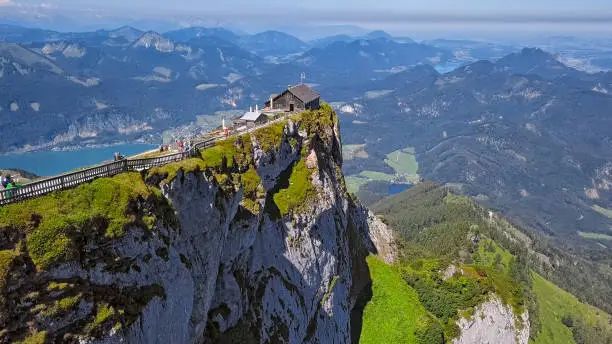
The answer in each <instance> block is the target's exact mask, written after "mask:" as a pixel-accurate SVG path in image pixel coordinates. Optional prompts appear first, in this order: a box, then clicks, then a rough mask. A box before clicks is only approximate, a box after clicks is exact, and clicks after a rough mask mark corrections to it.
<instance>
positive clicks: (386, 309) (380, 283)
mask: <svg viewBox="0 0 612 344" xmlns="http://www.w3.org/2000/svg"><path fill="white" fill-rule="evenodd" d="M367 262H368V267H369V268H370V275H371V277H372V281H373V285H372V292H373V296H372V300H371V301H370V302H369V303H368V305H367V306H366V308H365V311H364V313H363V327H362V329H361V338H360V341H359V343H360V344H373V343H377V344H378V343H380V344H383V343H415V342H416V338H415V335H414V331H415V330H416V325H417V322H418V319H419V318H420V317H421V316H423V315H425V314H426V313H427V311H426V310H425V308H424V307H423V306H422V305H421V303H420V301H419V296H418V294H417V292H416V291H415V290H414V289H412V288H411V287H410V286H409V285H408V284H406V282H404V281H403V280H402V278H401V276H400V274H399V272H398V271H397V270H396V269H395V268H394V267H393V266H391V265H387V264H385V263H384V262H383V261H381V260H380V259H379V258H377V257H374V256H370V257H368V259H367Z"/></svg>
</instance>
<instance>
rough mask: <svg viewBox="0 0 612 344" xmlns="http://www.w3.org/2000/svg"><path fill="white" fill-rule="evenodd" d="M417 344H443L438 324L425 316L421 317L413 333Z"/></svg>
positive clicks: (442, 332)
mask: <svg viewBox="0 0 612 344" xmlns="http://www.w3.org/2000/svg"><path fill="white" fill-rule="evenodd" d="M415 336H416V340H417V343H418V344H444V331H443V330H442V326H441V325H440V322H439V321H438V320H437V319H436V318H434V317H432V316H431V315H429V314H427V315H424V316H422V317H421V318H420V319H419V321H418V323H417V329H416V331H415Z"/></svg>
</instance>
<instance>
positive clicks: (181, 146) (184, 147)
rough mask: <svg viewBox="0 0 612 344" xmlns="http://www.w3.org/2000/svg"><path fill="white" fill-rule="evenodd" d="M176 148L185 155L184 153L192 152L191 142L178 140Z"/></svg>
mask: <svg viewBox="0 0 612 344" xmlns="http://www.w3.org/2000/svg"><path fill="white" fill-rule="evenodd" d="M176 146H177V147H178V151H179V152H181V153H183V152H189V151H190V150H191V147H192V146H191V140H187V141H185V142H183V141H182V140H177V141H176Z"/></svg>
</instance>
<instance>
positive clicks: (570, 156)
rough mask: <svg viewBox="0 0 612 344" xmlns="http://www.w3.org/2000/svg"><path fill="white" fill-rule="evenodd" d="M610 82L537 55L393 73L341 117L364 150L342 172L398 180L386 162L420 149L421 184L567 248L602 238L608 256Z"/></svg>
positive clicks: (347, 134) (347, 136)
mask: <svg viewBox="0 0 612 344" xmlns="http://www.w3.org/2000/svg"><path fill="white" fill-rule="evenodd" d="M611 77H612V73H599V74H587V73H583V72H579V71H577V70H575V69H572V68H569V67H567V66H565V65H563V64H561V63H559V62H558V61H557V60H556V59H555V57H554V56H553V55H551V54H548V53H545V52H543V51H541V50H539V49H524V50H522V51H521V52H520V53H514V54H511V55H508V56H507V57H505V58H502V59H500V60H499V61H498V62H496V63H492V62H489V61H479V62H476V63H473V64H470V65H467V66H465V67H462V68H459V69H457V70H455V71H453V72H451V73H447V74H443V75H441V74H438V73H437V72H436V71H435V70H434V69H433V68H431V67H427V66H423V67H418V68H416V69H412V70H409V71H406V72H403V73H398V74H395V75H393V76H390V77H389V78H387V79H385V80H382V81H377V82H374V83H372V84H371V85H370V87H372V88H371V89H370V90H390V91H389V92H379V93H378V94H379V96H376V97H372V96H370V97H363V98H361V99H359V100H356V101H353V102H349V103H348V104H346V105H345V106H344V107H341V109H343V111H344V115H343V116H342V119H343V124H344V126H343V130H344V136H343V139H344V142H345V143H346V144H365V148H364V149H365V151H366V152H367V158H361V159H354V160H351V161H348V162H347V163H346V165H345V169H346V173H347V175H350V174H357V173H360V172H362V171H364V170H373V171H380V172H384V173H392V172H393V170H392V169H391V168H390V167H389V166H387V165H386V164H384V163H382V162H383V161H384V160H385V159H386V158H387V156H386V155H387V154H388V153H389V152H392V151H395V150H398V149H402V148H405V147H414V148H415V149H416V157H417V160H418V162H419V166H420V171H419V173H420V174H421V175H422V176H424V177H426V178H431V179H434V180H437V181H441V182H445V183H450V185H451V186H453V187H454V188H457V189H458V190H461V191H462V192H464V193H467V194H469V195H472V196H475V197H477V198H479V199H481V200H482V201H484V202H486V203H487V204H489V205H491V206H493V207H494V208H496V209H499V210H502V211H503V212H504V213H505V214H507V215H510V216H511V217H512V218H513V219H514V220H515V221H517V222H520V224H521V225H523V226H525V227H528V228H532V229H536V230H538V231H541V232H542V233H546V234H547V235H550V236H552V237H553V238H556V239H558V240H559V241H561V242H564V243H567V241H566V240H567V238H568V237H574V238H576V239H578V238H580V236H582V237H591V238H595V237H597V236H595V237H594V236H593V234H592V233H598V234H600V235H601V236H599V238H600V239H601V240H600V241H599V242H598V241H597V240H594V241H586V243H589V244H588V246H589V247H590V248H591V249H593V250H594V251H597V250H606V247H608V245H609V242H608V241H607V238H610V239H612V237H611V236H610V229H611V228H612V218H610V215H609V213H607V212H606V211H602V209H612V144H611V143H612V131H611V130H610V128H612V116H611V115H610V114H612V96H610V92H611V91H612V87H611V86H612V84H611V83H610V78H611ZM362 91H363V90H362ZM369 94H370V95H371V94H372V91H370V93H369ZM385 192H386V191H385ZM606 214H608V215H606ZM578 242H582V243H585V241H580V240H578Z"/></svg>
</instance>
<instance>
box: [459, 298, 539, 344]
mask: <svg viewBox="0 0 612 344" xmlns="http://www.w3.org/2000/svg"><path fill="white" fill-rule="evenodd" d="M457 325H459V328H460V329H461V336H460V337H459V338H457V339H455V340H453V343H454V344H515V343H516V344H527V343H528V342H529V314H528V313H527V311H525V312H524V313H523V314H521V315H520V316H515V314H514V312H513V311H512V307H510V306H506V305H504V304H502V302H501V300H500V299H499V298H497V297H493V298H491V299H490V300H489V301H487V302H484V303H483V304H481V305H480V306H478V307H476V310H475V312H474V315H473V316H472V318H471V319H465V318H462V319H460V320H459V321H458V322H457Z"/></svg>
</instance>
